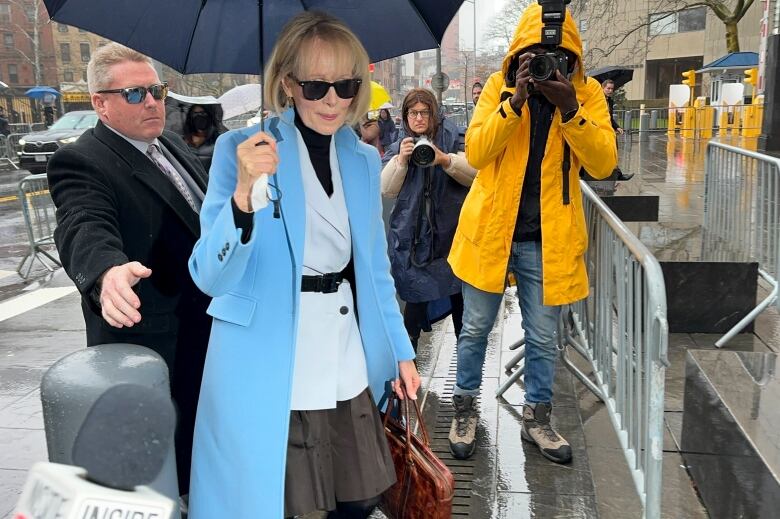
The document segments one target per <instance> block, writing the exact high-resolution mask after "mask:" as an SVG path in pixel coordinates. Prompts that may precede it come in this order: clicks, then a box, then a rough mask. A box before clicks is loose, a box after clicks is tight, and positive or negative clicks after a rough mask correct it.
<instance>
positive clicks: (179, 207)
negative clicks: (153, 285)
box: [95, 122, 205, 237]
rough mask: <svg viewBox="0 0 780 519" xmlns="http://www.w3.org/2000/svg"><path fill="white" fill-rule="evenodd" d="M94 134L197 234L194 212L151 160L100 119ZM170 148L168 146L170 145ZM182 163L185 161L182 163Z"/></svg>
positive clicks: (198, 227)
mask: <svg viewBox="0 0 780 519" xmlns="http://www.w3.org/2000/svg"><path fill="white" fill-rule="evenodd" d="M95 135H96V136H97V137H98V138H99V139H100V140H101V141H103V142H104V143H106V144H107V145H108V146H109V147H110V148H111V149H113V150H114V151H116V152H117V154H118V155H119V156H120V157H122V158H123V159H124V160H125V162H127V164H128V165H129V166H130V169H131V171H132V175H133V177H134V178H136V179H137V180H138V181H139V182H140V183H141V184H143V185H145V186H146V187H147V188H148V189H149V190H150V191H151V192H152V193H154V195H155V196H158V197H160V199H162V201H163V202H164V203H165V204H167V205H168V206H169V207H170V208H171V209H173V212H174V213H176V215H177V216H178V217H179V218H180V219H181V221H182V222H184V224H185V225H186V226H187V228H188V229H189V230H190V231H191V232H192V234H193V236H195V237H198V236H200V222H199V221H198V215H197V214H196V213H195V211H193V210H192V208H191V207H190V206H189V204H188V203H187V201H186V200H185V199H184V197H183V196H182V195H181V193H179V192H178V191H177V190H176V187H175V186H174V185H173V184H172V183H171V181H170V180H168V178H167V177H166V176H165V174H164V173H163V172H162V171H160V170H159V168H157V166H155V165H154V164H153V163H152V161H151V160H149V159H148V158H147V157H146V156H145V155H144V154H143V153H141V152H140V151H138V149H137V148H136V147H135V146H133V145H132V144H130V143H129V142H127V141H126V140H125V139H123V138H122V137H120V136H119V135H117V134H116V133H114V132H113V131H111V130H110V129H108V128H106V127H105V125H103V123H102V122H101V123H98V125H97V126H96V127H95ZM163 144H166V142H165V141H164V142H163ZM173 147H174V146H171V148H173ZM172 153H173V151H172ZM176 158H177V159H178V158H179V157H178V156H177V157H176ZM182 164H185V162H183V163H182ZM186 164H187V166H186V167H189V166H190V164H189V162H186ZM201 181H202V179H201ZM204 188H205V186H204Z"/></svg>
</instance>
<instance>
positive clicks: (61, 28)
mask: <svg viewBox="0 0 780 519" xmlns="http://www.w3.org/2000/svg"><path fill="white" fill-rule="evenodd" d="M57 31H58V32H68V26H67V25H65V24H64V23H58V24H57Z"/></svg>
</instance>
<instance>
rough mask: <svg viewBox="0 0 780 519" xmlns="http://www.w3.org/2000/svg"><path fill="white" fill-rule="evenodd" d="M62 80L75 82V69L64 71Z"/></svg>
mask: <svg viewBox="0 0 780 519" xmlns="http://www.w3.org/2000/svg"><path fill="white" fill-rule="evenodd" d="M62 80H63V81H65V82H67V83H72V82H73V71H72V70H66V71H65V72H63V73H62Z"/></svg>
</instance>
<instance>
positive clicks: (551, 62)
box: [449, 0, 617, 463]
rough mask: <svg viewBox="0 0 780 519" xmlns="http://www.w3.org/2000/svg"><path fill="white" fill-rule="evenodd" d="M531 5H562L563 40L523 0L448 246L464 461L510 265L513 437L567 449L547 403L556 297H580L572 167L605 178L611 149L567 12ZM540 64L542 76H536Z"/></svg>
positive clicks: (453, 439) (458, 449)
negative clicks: (458, 307)
mask: <svg viewBox="0 0 780 519" xmlns="http://www.w3.org/2000/svg"><path fill="white" fill-rule="evenodd" d="M540 3H541V4H544V8H545V9H552V10H554V9H555V8H556V7H557V8H558V9H559V13H558V14H563V13H564V12H565V13H566V15H565V18H564V21H563V24H562V26H561V25H560V24H558V29H557V30H558V31H559V32H558V34H559V35H560V36H559V41H560V44H559V45H557V46H556V45H550V43H549V41H547V42H546V43H547V44H546V45H541V42H542V38H543V34H542V27H543V23H542V9H543V7H542V5H539V4H531V5H530V6H529V7H528V8H527V9H526V10H525V12H524V13H523V15H522V17H521V19H520V23H519V25H518V27H517V30H516V32H515V36H514V40H513V42H512V45H511V47H510V49H509V52H508V53H507V55H506V57H505V58H504V61H503V67H502V70H501V71H500V72H496V73H494V74H493V75H492V76H490V78H489V79H488V81H487V83H486V84H485V87H484V89H483V90H482V95H481V97H480V99H479V104H478V105H477V107H476V111H475V113H474V118H473V120H472V122H471V125H470V126H469V129H468V132H467V133H466V157H467V158H468V161H469V163H470V164H471V165H472V166H474V167H475V168H477V169H478V170H479V173H478V174H477V177H476V179H475V180H474V183H473V185H472V187H471V190H470V192H469V194H468V196H467V197H466V201H465V202H464V204H463V209H462V211H461V214H460V220H459V223H458V229H457V232H456V234H455V239H454V242H453V244H452V248H451V251H450V255H449V263H450V265H451V266H452V270H453V272H454V273H455V275H456V276H457V277H458V278H460V279H461V280H463V299H464V315H463V329H462V331H461V334H460V336H459V337H458V371H457V378H456V386H455V391H454V396H453V406H454V408H455V416H454V418H453V421H452V426H451V429H450V436H449V441H450V450H451V451H452V454H453V455H454V456H455V457H456V458H461V459H463V458H468V457H469V456H471V455H472V454H473V452H474V447H475V445H476V423H477V416H476V409H475V401H476V397H477V395H478V394H479V387H480V384H481V382H482V366H483V364H484V360H485V349H486V347H487V336H488V334H489V333H490V330H491V329H492V327H493V323H494V321H495V318H496V313H497V312H498V308H499V305H500V303H501V298H502V296H503V291H504V283H505V280H506V276H507V272H512V273H513V275H514V277H515V280H516V281H517V287H518V291H517V292H518V299H519V302H520V309H521V312H522V317H523V329H524V330H525V339H526V358H525V363H526V364H525V365H526V368H525V389H526V398H525V405H524V406H523V428H522V437H523V439H524V440H527V441H530V442H532V443H535V444H536V445H538V446H539V449H540V451H541V453H542V454H543V455H544V456H545V457H547V458H548V459H550V460H552V461H554V462H556V463H567V462H569V461H571V447H570V446H569V444H568V442H567V441H566V440H565V439H564V438H563V437H562V436H560V435H559V434H558V433H557V432H556V431H555V430H554V429H553V428H552V426H551V425H550V413H551V411H552V396H553V395H552V386H553V379H554V374H555V360H556V356H557V350H556V345H557V323H558V319H559V317H560V308H561V306H560V305H564V304H567V303H571V302H574V301H577V300H580V299H583V298H584V297H586V296H587V295H588V279H587V273H586V270H585V262H584V259H583V254H584V252H585V249H586V247H587V240H588V237H587V231H586V228H585V217H584V213H583V210H582V196H581V193H580V188H579V174H578V172H579V170H580V167H584V168H585V170H586V171H587V172H588V173H589V174H590V175H591V176H592V177H595V178H599V179H600V178H605V177H607V176H609V175H610V174H611V173H612V170H613V169H614V168H615V164H616V162H617V150H616V147H615V135H614V131H613V130H612V126H611V124H610V120H609V111H608V108H607V103H606V100H605V99H604V94H603V93H602V91H601V86H600V85H599V83H598V82H597V81H596V80H594V79H592V78H587V77H586V76H585V74H584V70H583V64H582V41H581V40H580V36H579V33H578V32H577V26H576V24H575V21H574V20H573V19H572V18H571V15H570V13H569V12H568V11H566V9H565V5H564V0H558V1H554V0H553V1H550V0H547V1H545V0H541V2H540ZM549 25H550V24H549V23H548V24H546V25H544V29H545V31H547V30H548V28H549V27H548V26H549ZM544 54H547V56H545V57H544V58H541V59H536V58H540V56H542V55H544ZM545 73H548V74H550V75H551V77H550V79H547V80H540V79H538V78H539V77H540V76H543V75H544V74H545ZM534 77H536V78H537V79H534Z"/></svg>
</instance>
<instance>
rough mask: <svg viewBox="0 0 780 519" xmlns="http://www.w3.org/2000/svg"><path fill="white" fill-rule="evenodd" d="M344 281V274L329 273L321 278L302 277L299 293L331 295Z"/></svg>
mask: <svg viewBox="0 0 780 519" xmlns="http://www.w3.org/2000/svg"><path fill="white" fill-rule="evenodd" d="M343 281H344V272H331V273H330V274H323V275H322V276H302V278H301V292H322V293H323V294H332V293H333V292H337V291H338V289H339V285H340V284H341V283H342V282H343Z"/></svg>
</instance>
